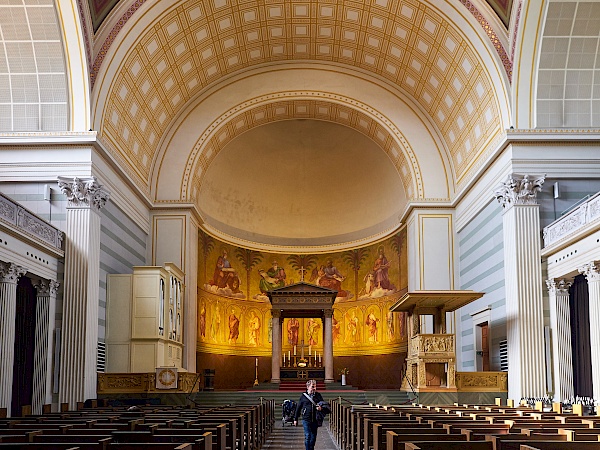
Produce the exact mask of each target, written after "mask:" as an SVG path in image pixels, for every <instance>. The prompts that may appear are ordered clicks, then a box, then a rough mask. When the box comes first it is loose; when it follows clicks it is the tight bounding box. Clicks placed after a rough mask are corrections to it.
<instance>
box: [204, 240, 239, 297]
mask: <svg viewBox="0 0 600 450" xmlns="http://www.w3.org/2000/svg"><path fill="white" fill-rule="evenodd" d="M208 284H210V285H211V286H217V287H218V288H220V289H224V288H227V287H228V288H230V289H231V290H232V291H233V292H234V293H237V292H240V279H239V277H238V274H237V272H236V271H235V269H234V268H233V267H231V262H230V261H229V259H228V258H227V250H225V249H224V250H223V252H222V253H221V256H219V258H218V259H217V263H216V264H215V271H214V272H213V277H212V279H211V280H210V281H209V282H208ZM236 291H237V292H236Z"/></svg>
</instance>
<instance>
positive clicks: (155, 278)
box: [106, 263, 184, 373]
mask: <svg viewBox="0 0 600 450" xmlns="http://www.w3.org/2000/svg"><path fill="white" fill-rule="evenodd" d="M107 278H108V279H107V302H106V303H107V304H106V322H107V323H106V371H107V372H112V373H139V372H154V370H155V369H156V368H157V367H165V366H171V367H177V368H178V369H180V370H181V369H182V358H183V332H184V330H183V328H182V324H183V323H184V320H183V314H184V310H183V303H184V302H183V293H184V284H183V280H184V273H183V272H182V271H181V270H180V269H179V268H178V267H177V266H175V265H174V264H171V263H166V264H165V265H164V267H158V266H136V267H134V268H133V273H132V274H130V275H129V274H128V275H123V274H115V275H108V277H107Z"/></svg>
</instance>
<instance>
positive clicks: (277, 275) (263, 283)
mask: <svg viewBox="0 0 600 450" xmlns="http://www.w3.org/2000/svg"><path fill="white" fill-rule="evenodd" d="M258 273H259V274H260V277H261V278H260V282H259V285H258V286H259V288H260V292H262V293H263V294H265V293H267V292H269V291H270V290H273V289H275V288H279V287H283V286H285V270H283V267H279V265H278V264H277V261H273V265H272V266H271V267H270V268H269V270H264V269H259V270H258Z"/></svg>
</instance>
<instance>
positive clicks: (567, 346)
mask: <svg viewBox="0 0 600 450" xmlns="http://www.w3.org/2000/svg"><path fill="white" fill-rule="evenodd" d="M546 286H548V293H549V294H550V327H551V329H552V366H553V368H554V400H555V401H557V402H558V401H563V400H565V399H569V398H572V397H573V395H574V393H573V357H572V353H571V352H572V348H571V310H570V308H569V287H571V282H569V281H565V280H560V281H557V280H555V279H550V280H546Z"/></svg>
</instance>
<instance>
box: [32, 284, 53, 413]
mask: <svg viewBox="0 0 600 450" xmlns="http://www.w3.org/2000/svg"><path fill="white" fill-rule="evenodd" d="M58 286H59V283H58V282H56V281H52V280H40V281H38V282H37V283H34V287H35V288H36V290H37V299H36V300H37V301H36V307H35V352H34V362H33V395H32V401H31V410H32V413H33V414H42V405H44V404H50V403H52V376H51V375H52V353H53V352H52V342H53V333H52V332H53V330H54V316H55V312H56V293H57V292H58Z"/></svg>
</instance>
